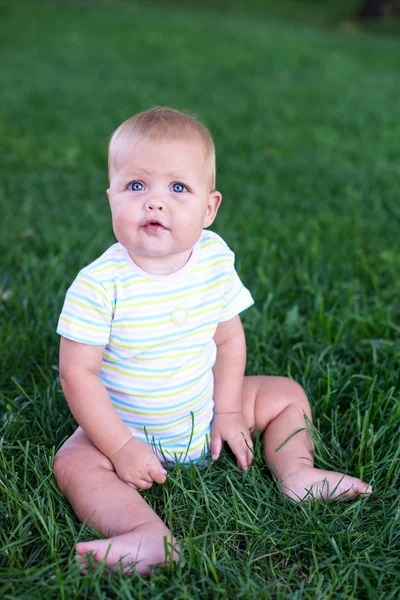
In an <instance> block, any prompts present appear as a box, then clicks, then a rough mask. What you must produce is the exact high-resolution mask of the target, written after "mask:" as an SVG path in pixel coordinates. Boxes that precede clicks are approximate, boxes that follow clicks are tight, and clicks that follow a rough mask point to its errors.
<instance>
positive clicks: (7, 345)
mask: <svg viewBox="0 0 400 600" xmlns="http://www.w3.org/2000/svg"><path fill="white" fill-rule="evenodd" d="M294 4H296V12H295V13H292V11H291V10H290V9H291V8H292V7H293V6H294ZM300 4H301V3H300V2H296V3H293V2H292V3H290V2H281V3H279V6H281V8H280V9H279V10H278V9H277V8H276V6H275V3H273V2H272V1H271V2H267V3H261V2H259V3H257V2H256V1H255V0H254V1H252V2H250V3H249V7H248V11H247V12H246V11H245V10H244V9H242V8H241V7H240V5H239V3H236V4H235V5H234V6H233V9H232V10H230V9H229V3H228V2H225V4H223V3H222V2H219V3H218V6H217V9H216V10H214V9H213V4H212V3H208V4H206V5H205V8H204V9H202V8H199V6H198V5H197V4H196V6H194V8H193V9H191V8H190V7H188V6H187V4H185V6H182V3H180V6H179V3H178V2H176V3H171V4H168V5H166V3H160V4H157V3H151V4H148V3H144V2H141V3H139V2H118V3H117V2H114V3H111V2H106V1H105V2H102V3H96V4H95V3H91V2H88V1H87V2H85V3H79V2H73V3H67V2H34V1H31V2H19V3H12V2H11V1H10V2H4V1H2V2H1V3H0V20H1V23H2V28H1V40H0V43H1V47H2V69H1V72H0V82H1V90H2V91H1V100H0V102H1V107H0V203H1V223H2V231H1V236H0V256H1V259H0V260H1V269H0V319H1V324H0V347H1V362H0V389H1V393H0V405H1V413H2V420H1V432H0V519H1V523H0V546H1V547H0V587H1V588H2V589H1V596H2V598H5V599H7V600H11V599H17V598H18V599H23V598H26V599H32V598H43V597H44V598H46V599H47V598H67V599H70V598H113V599H114V598H135V599H136V598H143V599H147V598H152V599H153V598H162V599H163V600H164V599H171V600H172V599H177V598H180V599H185V598H187V599H189V598H201V599H202V598H213V599H214V598H216V599H217V598H249V599H252V598H257V599H264V598H265V599H269V598H274V599H275V598H276V599H283V598H291V599H292V598H294V599H308V598H309V599H311V598H318V599H319V598H320V599H330V598H332V599H337V598H344V599H350V598H352V599H355V600H356V599H357V600H358V599H362V598H371V599H374V600H375V599H385V600H387V599H390V598H397V597H398V594H399V591H398V590H399V586H400V566H399V558H398V557H399V551H400V540H399V525H400V498H399V491H398V490H399V457H400V447H399V429H400V427H399V425H400V405H399V388H398V385H399V371H400V368H399V358H400V345H399V332H400V327H399V316H400V303H399V288H400V269H399V267H400V252H399V250H400V248H399V221H400V209H399V204H398V198H399V191H400V190H399V182H400V166H399V165H400V163H399V159H398V140H399V138H400V104H399V102H398V68H399V45H398V40H397V39H396V38H395V37H390V36H387V35H386V33H387V30H386V28H385V27H386V26H385V25H382V32H381V31H380V29H379V28H378V29H375V30H374V32H371V31H370V32H363V31H362V30H360V29H359V28H358V27H343V26H342V25H341V20H340V18H339V11H338V9H337V8H334V9H333V10H332V12H326V11H329V9H330V6H331V5H332V3H326V8H321V5H322V3H321V5H319V4H318V3H315V12H313V10H312V7H313V4H314V3H312V2H307V3H305V4H304V5H303V6H302V8H300ZM338 4H339V3H338ZM347 5H349V4H347ZM224 6H225V14H224V12H223V10H222V9H223V8H224ZM324 6H325V4H324ZM203 10H204V12H203ZM324 11H325V13H324ZM323 14H325V16H326V18H324V19H323V20H321V19H320V18H319V17H318V15H323ZM312 15H316V16H315V18H314V17H313V18H312ZM308 23H309V24H308ZM326 24H328V25H329V26H326ZM321 25H322V26H321ZM154 104H169V105H173V106H175V107H178V108H188V109H191V110H195V111H197V113H198V115H199V116H200V117H201V118H202V119H203V120H204V121H205V122H206V124H207V125H208V126H209V127H210V128H211V130H212V132H213V134H214V136H215V140H216V145H217V153H218V175H219V188H220V189H221V191H222V193H223V195H224V203H223V207H222V209H221V211H220V214H219V216H218V219H217V221H216V223H215V227H214V230H216V231H217V232H218V233H220V234H221V235H223V236H224V237H225V239H226V240H227V241H228V243H229V244H230V245H231V246H232V247H233V248H234V249H235V250H236V253H237V266H238V270H239V272H240V274H241V276H242V278H243V280H244V282H245V283H246V285H247V286H248V287H249V288H250V289H251V291H252V293H253V295H254V297H255V300H256V305H255V307H254V308H252V309H251V310H249V311H247V312H246V313H245V314H244V317H243V320H244V325H245V329H246V335H247V340H248V373H249V374H256V373H266V374H267V373H269V374H282V375H290V376H291V377H293V378H294V379H296V380H297V381H299V382H300V383H301V384H302V385H303V386H304V387H305V389H306V391H307V393H308V394H309V396H310V399H311V402H312V407H313V414H314V418H315V425H316V433H315V437H316V455H317V460H318V464H319V465H320V466H324V467H325V466H326V467H328V468H334V469H339V470H343V471H345V472H347V473H349V474H352V475H359V476H361V477H363V478H364V479H365V480H366V481H369V482H372V484H373V485H374V494H373V496H372V497H371V498H370V499H369V500H365V499H362V500H357V501H355V502H353V503H350V504H344V503H338V504H327V505H324V504H317V503H315V504H312V503H311V504H309V505H307V506H295V505H293V504H292V503H291V502H290V501H287V500H285V499H283V498H282V497H281V496H280V495H279V493H278V491H277V489H276V485H275V484H274V482H273V480H272V478H271V475H270V473H269V471H268V468H267V467H266V466H265V463H264V461H263V458H262V452H261V443H260V441H258V443H257V444H256V453H255V464H254V467H253V468H252V469H251V470H250V471H249V472H248V473H246V474H242V473H241V472H239V471H238V469H237V468H236V466H235V464H234V461H233V460H232V457H231V455H230V454H229V453H225V454H224V456H223V458H222V460H221V461H219V462H218V463H217V464H216V465H213V466H212V467H209V468H207V469H206V470H204V471H197V470H196V469H194V468H189V469H177V470H176V471H175V472H173V473H172V474H171V475H170V476H169V479H168V481H167V483H166V484H165V485H164V486H161V487H160V486H155V487H154V488H153V489H152V490H151V491H149V492H147V493H145V496H146V498H147V499H148V501H149V503H150V504H151V506H153V507H154V508H155V509H156V510H157V512H158V513H159V514H160V515H161V517H162V518H163V519H164V520H165V521H166V522H167V523H168V525H169V526H170V527H171V529H172V530H173V532H174V534H175V535H176V537H177V538H178V539H179V541H180V543H181V546H182V548H183V551H184V552H183V558H182V560H181V561H180V563H179V564H178V565H176V566H173V567H171V568H170V569H167V570H162V569H160V570H159V571H158V572H157V575H156V576H155V577H154V578H153V579H152V580H146V579H142V578H140V577H138V576H133V577H132V578H124V577H122V576H120V575H119V574H115V575H110V574H103V575H102V574H101V571H102V569H101V568H99V569H98V570H97V571H96V572H94V573H93V574H91V575H90V576H88V577H81V576H80V575H79V572H78V569H77V567H76V565H75V562H74V545H75V543H76V542H77V541H78V540H82V539H87V538H88V537H89V536H93V535H94V534H93V533H92V532H89V531H88V530H87V529H86V528H85V527H84V526H83V525H81V524H80V523H79V522H78V520H77V519H76V518H75V516H74V515H73V513H72V511H71V509H70V508H69V506H68V504H67V502H66V501H65V500H64V498H63V497H62V495H61V494H60V493H59V491H58V490H57V487H56V485H55V482H54V480H53V477H52V472H51V465H52V458H53V456H54V453H55V451H56V450H57V448H58V447H59V446H60V445H61V443H62V442H63V441H64V440H65V439H66V437H67V436H69V435H70V434H71V433H72V431H73V430H74V427H75V424H74V421H73V419H72V417H71V415H70V413H69V410H68V407H67V405H66V403H65V400H64V398H63V395H62V393H61V389H60V384H59V381H58V372H57V352H58V339H57V336H56V334H55V327H56V323H57V318H58V314H59V312H60V309H61V306H62V302H63V297H64V294H65V291H66V288H67V287H68V285H69V284H70V282H71V281H72V279H73V278H74V276H75V275H76V273H77V271H78V270H79V269H80V268H81V267H82V266H83V265H85V264H87V263H88V262H89V261H91V260H92V259H94V258H95V257H97V256H98V255H99V254H100V253H101V252H102V251H103V250H104V249H105V248H106V247H107V246H108V245H110V244H111V243H112V242H113V235H112V230H111V225H110V218H109V211H108V207H107V202H106V195H105V189H106V186H107V174H106V146H107V140H108V138H109V136H110V134H111V133H112V131H113V129H114V128H115V127H116V126H117V125H118V124H119V123H120V122H121V121H122V120H123V119H125V118H126V117H128V116H130V115H131V114H133V113H135V112H136V111H138V110H141V109H143V108H147V107H149V106H151V105H154Z"/></svg>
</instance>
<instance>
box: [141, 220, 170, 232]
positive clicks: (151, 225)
mask: <svg viewBox="0 0 400 600" xmlns="http://www.w3.org/2000/svg"><path fill="white" fill-rule="evenodd" d="M143 229H144V230H145V231H146V233H159V232H160V231H167V227H165V226H164V225H163V224H162V223H161V221H159V220H158V219H148V220H147V221H146V222H145V223H144V225H143Z"/></svg>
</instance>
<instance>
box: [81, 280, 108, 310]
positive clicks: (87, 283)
mask: <svg viewBox="0 0 400 600" xmlns="http://www.w3.org/2000/svg"><path fill="white" fill-rule="evenodd" d="M76 281H77V282H78V283H80V284H81V285H85V286H86V287H88V288H89V289H90V290H93V291H95V292H97V293H98V294H100V296H102V298H103V300H105V301H106V302H107V304H109V302H110V299H109V297H108V296H107V294H106V293H105V292H103V290H102V289H101V287H100V286H95V285H91V284H90V283H89V282H88V280H87V279H83V277H79V276H78V277H77V279H76Z"/></svg>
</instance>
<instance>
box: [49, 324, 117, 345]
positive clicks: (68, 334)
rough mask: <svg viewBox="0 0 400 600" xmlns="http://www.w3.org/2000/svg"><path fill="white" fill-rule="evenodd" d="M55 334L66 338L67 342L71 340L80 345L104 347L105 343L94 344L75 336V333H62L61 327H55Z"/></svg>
mask: <svg viewBox="0 0 400 600" xmlns="http://www.w3.org/2000/svg"><path fill="white" fill-rule="evenodd" d="M57 333H58V334H59V335H62V336H63V337H65V338H67V339H68V340H72V341H73V342H81V344H89V345H90V346H106V345H107V341H104V342H99V341H97V342H94V341H93V340H88V339H87V338H83V337H80V336H78V335H75V333H72V334H71V333H70V332H69V331H67V332H66V331H64V330H62V329H61V327H57Z"/></svg>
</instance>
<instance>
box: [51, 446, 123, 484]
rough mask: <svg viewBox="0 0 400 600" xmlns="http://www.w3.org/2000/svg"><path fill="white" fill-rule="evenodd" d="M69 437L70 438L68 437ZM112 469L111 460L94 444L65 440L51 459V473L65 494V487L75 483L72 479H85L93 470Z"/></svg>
mask: <svg viewBox="0 0 400 600" xmlns="http://www.w3.org/2000/svg"><path fill="white" fill-rule="evenodd" d="M70 439H71V438H70ZM96 469H97V470H99V469H100V470H101V469H103V470H104V469H105V470H107V471H111V470H114V467H113V465H112V462H111V461H110V459H108V458H107V457H106V456H104V454H102V453H101V452H99V450H97V448H95V446H93V448H91V447H90V446H87V447H86V446H84V447H81V446H80V445H79V444H74V443H71V444H69V440H67V442H65V444H64V445H63V446H61V448H60V449H59V451H58V452H57V454H56V455H55V457H54V461H53V474H54V477H55V480H56V482H57V485H58V488H59V490H60V491H61V492H62V494H64V496H67V493H66V492H67V489H68V487H69V486H70V485H71V482H72V485H75V484H74V481H75V483H76V481H78V480H82V479H85V478H86V477H87V476H88V475H89V474H90V473H92V472H94V471H95V470H96Z"/></svg>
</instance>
